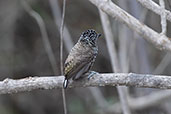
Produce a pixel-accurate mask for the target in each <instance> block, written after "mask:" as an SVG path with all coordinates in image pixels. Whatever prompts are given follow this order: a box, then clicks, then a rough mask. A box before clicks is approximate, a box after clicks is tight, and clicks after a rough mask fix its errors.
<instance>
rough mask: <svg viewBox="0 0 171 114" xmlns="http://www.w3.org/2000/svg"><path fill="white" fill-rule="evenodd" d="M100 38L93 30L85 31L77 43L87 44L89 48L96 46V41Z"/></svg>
mask: <svg viewBox="0 0 171 114" xmlns="http://www.w3.org/2000/svg"><path fill="white" fill-rule="evenodd" d="M100 36H101V34H98V33H97V32H96V31H95V30H93V29H88V30H87V31H85V32H83V33H82V34H81V36H80V39H79V41H80V42H83V43H86V44H89V45H90V46H96V43H97V39H98V38H99V37H100Z"/></svg>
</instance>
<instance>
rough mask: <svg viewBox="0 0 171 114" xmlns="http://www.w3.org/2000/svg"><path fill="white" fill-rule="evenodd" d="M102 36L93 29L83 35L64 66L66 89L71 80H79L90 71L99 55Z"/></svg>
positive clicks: (64, 84)
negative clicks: (98, 41)
mask: <svg viewBox="0 0 171 114" xmlns="http://www.w3.org/2000/svg"><path fill="white" fill-rule="evenodd" d="M100 36H101V34H98V33H96V31H95V30H92V29H89V30H87V31H85V32H83V33H82V34H81V36H80V38H79V40H78V42H77V43H76V44H75V46H74V47H73V48H72V49H71V52H70V53H69V55H68V57H67V59H66V61H65V64H64V76H65V80H64V83H63V86H64V88H67V85H68V80H69V79H72V80H77V79H79V78H80V77H81V76H83V75H84V74H85V73H87V72H88V71H89V70H90V68H91V67H92V65H93V63H94V62H95V59H96V56H97V54H98V46H97V39H98V37H100Z"/></svg>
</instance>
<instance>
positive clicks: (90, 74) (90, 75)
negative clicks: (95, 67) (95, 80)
mask: <svg viewBox="0 0 171 114" xmlns="http://www.w3.org/2000/svg"><path fill="white" fill-rule="evenodd" d="M97 74H99V73H98V72H95V71H89V72H88V74H87V75H88V76H87V78H88V80H90V78H91V77H92V76H94V75H97Z"/></svg>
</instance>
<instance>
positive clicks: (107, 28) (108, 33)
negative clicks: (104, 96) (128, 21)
mask: <svg viewBox="0 0 171 114" xmlns="http://www.w3.org/2000/svg"><path fill="white" fill-rule="evenodd" d="M99 12H100V18H101V22H102V26H103V30H104V33H105V38H106V41H107V48H108V52H109V55H110V60H111V63H112V70H113V72H116V73H117V72H120V66H119V63H118V61H119V59H118V55H117V52H116V48H115V43H114V41H113V40H112V39H113V34H112V30H111V25H110V21H109V18H108V15H107V14H106V13H104V12H103V11H101V10H100V9H99ZM124 89H125V88H124V87H119V86H118V87H117V90H118V93H119V98H120V100H121V104H122V108H123V113H124V114H130V109H129V106H128V103H127V97H126V95H125V94H124V93H125V92H124Z"/></svg>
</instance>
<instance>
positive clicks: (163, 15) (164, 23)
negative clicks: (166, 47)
mask: <svg viewBox="0 0 171 114" xmlns="http://www.w3.org/2000/svg"><path fill="white" fill-rule="evenodd" d="M159 3H160V6H161V9H162V10H161V12H162V13H161V15H160V17H161V28H162V32H161V34H162V35H166V32H167V21H166V13H165V2H164V0H159Z"/></svg>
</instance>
